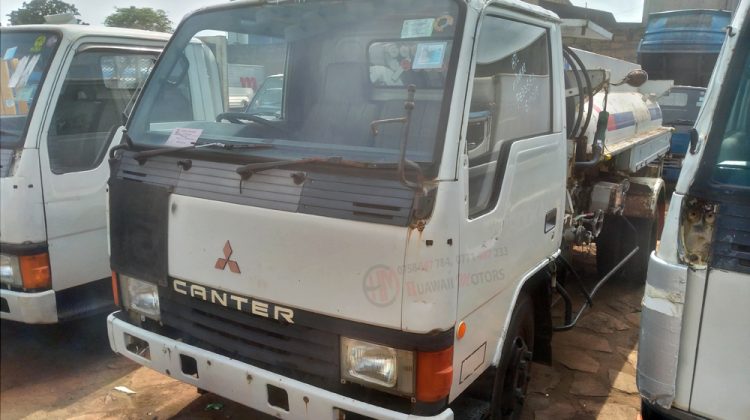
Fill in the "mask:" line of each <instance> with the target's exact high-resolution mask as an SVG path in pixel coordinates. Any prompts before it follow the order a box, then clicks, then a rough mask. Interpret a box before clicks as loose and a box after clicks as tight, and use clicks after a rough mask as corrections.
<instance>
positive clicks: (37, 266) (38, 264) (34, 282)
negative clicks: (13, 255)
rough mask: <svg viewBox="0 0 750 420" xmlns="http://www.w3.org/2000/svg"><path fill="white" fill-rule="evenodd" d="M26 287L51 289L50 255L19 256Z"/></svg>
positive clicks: (24, 286)
mask: <svg viewBox="0 0 750 420" xmlns="http://www.w3.org/2000/svg"><path fill="white" fill-rule="evenodd" d="M18 263H19V264H18V265H19V266H20V268H21V278H22V279H23V288H24V289H49V288H50V287H52V281H51V278H50V270H49V255H48V254H47V253H46V252H45V253H43V254H34V255H21V256H20V257H18Z"/></svg>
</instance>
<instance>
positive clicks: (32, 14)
mask: <svg viewBox="0 0 750 420" xmlns="http://www.w3.org/2000/svg"><path fill="white" fill-rule="evenodd" d="M59 13H71V14H73V15H76V16H77V15H79V14H80V13H78V9H76V7H75V6H74V5H72V4H68V3H65V2H64V1H61V0H31V1H30V2H28V3H26V2H24V3H23V5H22V6H21V7H20V8H19V9H18V10H14V11H12V12H10V13H9V14H8V17H9V18H10V24H11V25H32V24H35V23H44V16H46V15H56V14H59Z"/></svg>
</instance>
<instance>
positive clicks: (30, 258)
mask: <svg viewBox="0 0 750 420" xmlns="http://www.w3.org/2000/svg"><path fill="white" fill-rule="evenodd" d="M0 31H1V32H0V40H1V41H2V48H0V49H1V50H2V51H0V59H1V61H0V76H1V77H0V88H1V90H0V92H1V94H2V103H0V318H2V319H8V320H13V321H19V322H24V323H29V324H37V323H55V322H58V321H62V320H66V319H71V318H75V317H78V316H83V315H86V314H90V313H93V312H95V311H102V310H107V309H108V308H111V307H112V304H113V303H112V295H111V291H110V290H108V288H109V285H110V280H109V279H110V278H111V270H110V268H109V258H108V254H107V234H106V218H105V215H106V211H105V204H106V199H105V197H106V195H105V189H106V180H107V177H108V175H109V167H108V165H107V160H106V159H105V157H106V155H107V151H108V150H109V148H110V146H111V145H112V139H113V135H114V128H116V127H118V126H119V125H121V124H122V121H123V115H124V112H125V111H126V107H127V106H128V104H129V102H130V100H131V97H132V95H133V93H134V92H135V91H136V89H137V88H138V87H139V86H140V85H141V84H142V83H143V82H144V81H145V79H146V77H147V76H148V73H149V71H150V70H151V68H152V66H153V63H154V62H155V60H156V58H157V57H158V55H159V53H160V52H161V49H162V48H163V47H164V45H166V42H167V40H168V39H169V35H168V34H160V33H155V32H146V31H137V30H129V29H119V28H97V27H92V26H81V25H27V26H20V27H10V28H7V27H4V28H2V29H0Z"/></svg>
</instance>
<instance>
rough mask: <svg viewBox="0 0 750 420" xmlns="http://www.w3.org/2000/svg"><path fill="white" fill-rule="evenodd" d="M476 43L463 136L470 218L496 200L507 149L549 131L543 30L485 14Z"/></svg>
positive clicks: (547, 64)
mask: <svg viewBox="0 0 750 420" xmlns="http://www.w3.org/2000/svg"><path fill="white" fill-rule="evenodd" d="M478 42H479V45H478V48H477V59H476V64H475V69H474V79H473V84H474V88H473V92H472V95H471V107H470V112H469V118H468V129H467V134H466V137H467V138H466V140H467V152H468V155H469V215H470V216H471V217H476V216H479V215H481V214H483V213H484V212H486V211H487V210H489V209H490V208H491V207H492V206H494V204H495V203H496V202H497V197H498V196H499V188H500V183H501V182H502V174H503V171H504V169H505V168H504V165H503V166H501V163H500V162H501V161H502V158H503V156H507V153H508V151H509V149H510V145H511V144H512V143H513V142H514V141H515V140H519V139H524V138H528V137H533V136H537V135H541V134H546V133H550V132H551V131H552V106H551V100H552V86H551V78H550V54H549V36H548V34H547V30H546V29H544V28H541V27H538V26H533V25H529V24H526V23H522V22H517V21H513V20H509V19H503V18H499V17H494V16H486V17H485V18H484V21H483V22H482V26H481V32H480V34H479V40H478Z"/></svg>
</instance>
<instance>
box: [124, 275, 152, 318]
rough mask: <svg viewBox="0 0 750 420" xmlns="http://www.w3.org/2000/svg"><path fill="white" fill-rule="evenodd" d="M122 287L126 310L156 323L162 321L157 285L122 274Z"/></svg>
mask: <svg viewBox="0 0 750 420" xmlns="http://www.w3.org/2000/svg"><path fill="white" fill-rule="evenodd" d="M120 285H121V286H122V290H123V295H124V296H123V304H124V306H125V308H126V309H129V310H133V311H136V312H138V313H139V314H141V315H144V316H147V317H149V318H151V319H153V320H155V321H160V320H161V308H159V288H158V287H157V286H156V285H155V284H153V283H147V282H145V281H142V280H138V279H135V278H133V277H130V276H126V275H122V274H120Z"/></svg>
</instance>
